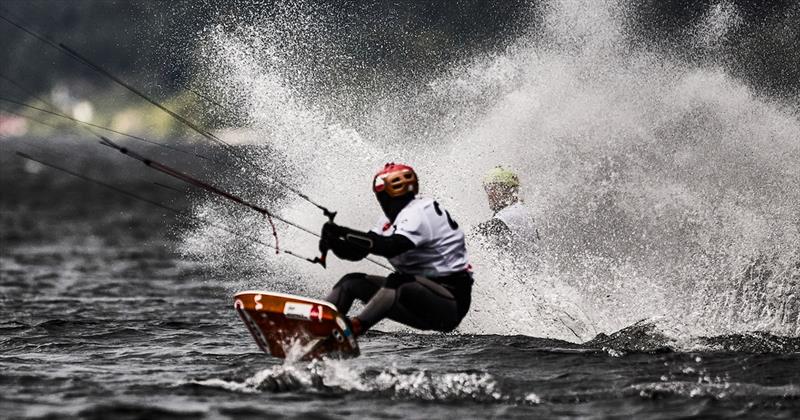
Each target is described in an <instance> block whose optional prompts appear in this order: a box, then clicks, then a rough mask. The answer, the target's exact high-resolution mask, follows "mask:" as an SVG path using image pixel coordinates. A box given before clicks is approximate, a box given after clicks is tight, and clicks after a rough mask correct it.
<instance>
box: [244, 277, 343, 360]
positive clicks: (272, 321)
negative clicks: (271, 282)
mask: <svg viewBox="0 0 800 420" xmlns="http://www.w3.org/2000/svg"><path fill="white" fill-rule="evenodd" d="M233 307H234V308H235V309H236V312H237V313H238V314H239V317H240V318H242V321H244V324H245V325H246V326H247V329H248V330H250V334H251V335H252V336H253V338H254V339H255V340H256V344H258V347H260V348H261V350H263V351H264V352H266V353H269V354H271V355H272V356H274V357H279V358H282V359H284V358H287V357H288V358H290V359H298V360H310V359H317V358H321V357H323V356H324V357H332V358H349V357H356V356H358V355H359V350H358V343H357V342H356V339H355V337H353V334H352V332H351V331H350V328H349V327H348V326H347V323H345V321H344V317H343V316H342V315H341V314H339V312H338V311H337V310H336V306H334V305H333V304H331V303H329V302H325V301H322V300H316V299H309V298H305V297H302V296H295V295H289V294H285V293H275V292H263V291H246V292H240V293H237V294H236V295H235V296H234V304H233Z"/></svg>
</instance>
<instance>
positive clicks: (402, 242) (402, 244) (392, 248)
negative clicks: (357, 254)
mask: <svg viewBox="0 0 800 420" xmlns="http://www.w3.org/2000/svg"><path fill="white" fill-rule="evenodd" d="M367 236H369V237H370V238H371V239H372V248H371V249H370V251H369V252H370V253H371V254H375V255H380V256H381V257H386V258H394V257H396V256H398V255H400V254H402V253H404V252H406V251H409V250H411V249H413V248H414V246H415V245H414V243H413V242H411V240H410V239H408V238H406V237H405V236H403V235H400V234H397V233H395V234H394V235H392V236H380V235H378V234H376V233H374V232H369V233H368V234H367Z"/></svg>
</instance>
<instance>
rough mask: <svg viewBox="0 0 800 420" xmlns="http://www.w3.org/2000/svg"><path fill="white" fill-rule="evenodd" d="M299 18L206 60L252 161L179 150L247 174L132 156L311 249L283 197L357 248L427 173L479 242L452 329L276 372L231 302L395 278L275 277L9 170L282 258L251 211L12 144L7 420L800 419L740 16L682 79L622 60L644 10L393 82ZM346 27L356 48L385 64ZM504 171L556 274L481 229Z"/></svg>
mask: <svg viewBox="0 0 800 420" xmlns="http://www.w3.org/2000/svg"><path fill="white" fill-rule="evenodd" d="M297 3H298V4H299V5H301V6H302V7H299V8H294V7H285V8H278V9H276V10H274V11H273V10H271V9H270V10H267V9H264V10H263V13H262V14H263V16H257V18H254V19H250V20H249V21H245V20H242V21H240V20H238V17H237V16H233V17H231V19H232V21H230V22H221V24H219V25H216V24H212V25H209V27H208V28H207V30H205V31H203V32H202V33H200V34H197V38H196V39H195V40H194V41H195V43H194V44H191V45H189V44H187V46H186V48H187V51H186V56H191V57H197V66H196V68H195V69H194V72H195V73H194V74H193V77H194V79H193V82H192V83H193V86H195V87H197V88H198V89H200V90H202V91H203V92H204V93H206V94H207V95H208V96H209V97H211V98H215V99H216V100H218V101H221V103H223V104H225V105H226V106H228V108H231V107H233V108H232V109H234V110H235V111H236V115H237V118H236V121H239V122H242V123H243V126H239V123H236V124H235V125H236V128H234V129H231V130H229V131H228V130H222V131H224V132H220V133H219V135H220V136H222V137H224V138H225V139H227V140H229V141H231V142H234V143H237V146H236V147H240V148H241V150H242V151H243V153H245V154H247V155H248V156H249V158H250V159H249V160H251V161H252V162H256V165H252V166H250V165H245V164H243V162H242V161H241V160H236V159H233V157H232V156H231V155H230V154H226V153H225V152H226V151H224V150H220V149H213V148H210V147H205V148H203V147H202V146H200V145H199V142H197V141H190V140H189V139H182V140H181V141H176V143H175V144H176V145H178V146H180V147H182V148H185V149H189V150H190V151H198V149H199V148H203V150H202V151H203V153H207V154H209V155H211V156H215V157H220V158H221V159H228V160H226V161H225V164H212V163H211V162H212V160H202V161H201V160H200V159H193V158H191V157H187V156H185V155H180V154H178V153H175V152H174V150H172V151H169V150H163V149H157V148H155V147H152V145H143V144H138V143H137V144H133V143H131V144H130V146H131V147H132V148H135V149H136V150H137V151H139V152H142V153H146V154H147V155H148V156H153V157H157V158H159V159H163V160H165V162H167V163H170V164H175V165H176V166H177V167H179V168H181V169H182V170H186V171H187V172H190V173H192V174H196V175H200V176H202V177H203V178H204V179H208V180H210V181H212V182H214V183H215V185H219V186H222V187H224V188H226V189H230V190H231V191H233V192H235V193H237V194H241V195H242V196H243V197H245V198H246V199H248V200H251V201H253V202H256V203H259V204H261V205H264V206H266V207H269V208H270V209H274V211H275V212H276V213H279V214H280V215H281V216H283V217H285V218H287V219H291V220H292V221H294V222H296V223H298V224H301V225H303V226H306V227H309V228H310V229H317V228H318V227H319V226H321V224H322V223H324V221H325V218H324V217H323V216H322V215H321V214H319V212H318V210H317V209H316V208H314V207H313V206H310V205H309V204H308V203H305V202H303V201H302V200H300V199H299V198H298V197H296V196H295V195H292V194H289V193H288V192H287V190H285V189H282V188H280V187H278V184H276V183H275V181H274V179H280V180H282V181H283V182H288V183H290V184H292V186H294V187H296V188H298V189H301V190H302V191H303V192H304V193H306V194H308V195H309V196H311V197H313V198H314V199H315V200H317V201H319V202H321V203H324V204H325V205H327V206H329V207H330V208H332V209H335V210H339V211H340V213H339V216H338V218H337V221H338V222H340V223H342V224H345V225H349V226H352V227H356V228H360V229H365V228H367V227H368V223H367V222H365V220H368V221H372V220H374V217H375V216H377V214H378V211H379V209H378V206H377V204H376V203H375V202H374V197H372V194H371V192H370V190H369V187H368V185H369V182H368V180H369V177H370V175H371V174H372V173H373V171H374V169H375V168H377V167H379V166H380V165H381V164H383V163H384V162H386V161H400V160H402V161H404V162H407V163H412V164H413V165H414V166H415V168H417V169H418V171H419V173H420V179H421V185H422V187H421V190H422V192H423V194H429V195H432V196H434V197H437V198H438V199H440V200H441V202H442V203H444V204H445V205H446V206H447V208H448V209H449V210H450V211H451V212H452V214H453V215H454V217H455V218H456V219H457V220H458V222H459V224H460V225H461V226H462V227H464V228H465V230H467V232H468V240H467V242H468V249H469V253H470V259H471V262H472V263H473V265H474V266H475V269H476V286H475V290H474V299H473V307H472V310H471V312H470V314H469V315H468V317H467V318H466V319H465V320H464V322H463V323H462V325H461V326H460V328H459V333H458V334H454V335H438V334H434V335H426V334H422V335H420V334H414V333H411V332H408V331H403V330H402V329H400V328H398V326H396V325H392V324H381V325H380V327H379V329H382V330H383V332H377V331H376V332H372V333H370V334H368V335H367V336H366V337H364V339H363V340H361V343H362V356H361V357H359V358H357V359H355V360H349V361H322V362H316V363H313V364H303V363H299V364H297V363H295V364H293V363H284V362H283V361H280V360H276V359H272V358H269V357H268V356H266V355H264V354H261V353H260V352H259V351H258V350H257V347H256V345H255V344H254V343H253V342H252V340H251V338H250V337H249V335H248V334H247V332H246V330H245V328H244V327H243V326H242V325H241V324H240V321H239V319H238V318H237V316H236V314H235V312H234V311H233V309H232V300H231V297H232V296H233V294H234V293H235V292H236V291H239V290H245V289H266V290H277V291H282V292H289V293H296V294H302V295H308V296H313V297H319V296H324V293H325V292H326V290H327V289H329V288H330V287H331V286H332V285H333V284H334V282H335V281H336V280H337V278H338V277H339V276H341V275H342V274H344V273H346V272H348V271H351V270H369V271H370V272H380V270H379V269H377V268H376V267H375V266H370V265H368V264H363V263H362V264H358V265H357V264H348V263H343V262H340V261H332V262H331V264H330V267H329V268H328V270H322V269H321V268H320V267H318V266H311V265H310V264H307V263H306V262H303V261H300V260H291V259H286V258H281V257H277V256H276V255H275V254H274V251H272V250H271V249H269V248H259V247H257V246H256V245H254V244H253V243H252V242H251V241H248V240H246V239H245V238H243V237H242V236H241V235H239V236H237V235H231V234H230V233H229V232H226V231H221V230H219V229H217V228H215V227H211V226H208V225H204V224H193V223H191V222H187V221H185V220H176V219H175V218H174V217H173V216H169V215H166V214H164V212H163V211H162V210H160V209H154V208H151V207H147V205H146V204H142V203H139V202H136V201H132V200H130V199H126V198H124V197H120V196H118V195H115V194H114V193H112V192H108V191H104V190H102V189H100V188H97V187H91V186H89V185H87V184H84V183H82V181H78V180H74V179H71V178H69V176H67V175H64V174H61V173H55V172H52V171H51V170H49V169H46V168H44V167H41V166H38V165H36V164H31V163H25V162H23V161H21V160H20V159H19V158H17V157H16V156H15V155H14V153H13V152H14V151H15V150H22V151H25V152H28V153H31V154H34V155H35V156H38V157H41V158H45V159H47V160H49V161H52V162H57V163H59V164H62V165H64V166H67V167H69V168H72V169H77V170H79V171H80V172H82V173H86V174H89V175H92V176H94V177H97V178H102V179H104V180H106V181H108V182H111V183H113V184H115V185H117V186H120V187H123V188H127V189H130V190H133V191H134V192H136V193H138V194H142V195H145V196H147V197H148V198H151V199H155V200H157V201H159V202H163V203H166V204H170V205H174V206H176V207H179V208H181V209H185V210H188V211H190V212H192V213H193V214H195V215H198V216H201V217H203V218H205V219H208V220H211V221H213V222H214V223H217V224H222V225H225V226H227V227H229V228H231V229H232V230H234V231H237V232H242V233H246V234H247V235H256V236H258V237H260V238H262V239H263V240H264V241H266V242H267V243H272V240H273V239H272V231H271V228H270V227H269V225H268V224H266V223H264V220H263V219H262V218H261V216H260V215H257V214H256V213H252V214H248V213H246V212H245V210H242V209H241V208H235V207H232V206H230V205H229V203H225V202H223V201H221V200H218V199H216V198H212V197H208V196H206V195H204V194H202V193H199V192H197V191H194V190H191V189H187V190H184V191H181V190H180V189H179V188H178V191H177V192H176V191H175V190H173V188H174V187H175V186H176V183H175V182H174V180H165V179H164V178H159V177H156V176H153V175H152V174H151V175H150V176H151V178H147V176H148V175H147V172H146V168H143V167H142V166H141V165H139V164H138V162H133V163H132V162H130V161H129V160H126V158H124V157H123V156H121V155H119V154H115V153H113V152H110V151H108V150H101V149H103V148H101V147H100V146H98V145H97V144H96V142H95V141H94V140H92V141H88V142H87V141H86V140H87V139H86V138H81V137H74V136H73V135H70V134H68V132H67V130H65V132H64V133H60V134H59V135H58V136H54V137H57V138H48V139H36V138H25V137H20V138H16V139H8V138H0V181H2V182H0V193H1V194H2V199H1V200H0V240H2V243H1V244H0V245H2V249H1V253H0V308H2V312H1V313H2V319H0V417H12V418H18V417H25V418H42V417H62V416H64V417H66V416H75V417H85V418H158V417H188V418H199V417H209V418H225V417H231V418H233V417H236V418H240V417H253V418H263V417H267V416H269V417H289V418H291V417H297V418H306V417H317V418H329V417H330V418H338V417H359V418H363V417H379V418H386V417H396V418H444V417H453V418H456V417H458V418H461V417H464V418H487V417H493V416H495V417H502V418H513V417H520V418H532V417H586V418H593V417H594V418H605V417H614V416H616V417H623V418H626V417H635V418H674V417H682V416H692V415H696V416H700V417H712V416H726V417H736V416H738V417H743V418H787V419H789V418H798V417H800V337H799V336H800V218H798V217H797V215H798V214H799V213H798V203H800V172H799V171H798V168H800V143H798V138H800V120H798V118H797V112H796V108H792V106H786V105H785V104H783V103H782V102H781V99H780V98H772V97H769V96H767V95H766V94H763V93H762V94H759V93H756V92H755V91H753V90H752V89H751V88H750V87H749V86H748V85H747V84H746V83H744V82H743V81H742V80H740V79H739V78H737V77H736V76H735V73H736V72H732V71H731V70H730V69H729V68H726V67H724V66H722V67H721V66H720V63H719V62H718V61H715V60H714V59H713V54H711V55H709V56H708V57H711V58H708V59H706V58H704V57H706V56H703V55H702V53H703V51H706V50H709V51H710V50H714V48H715V47H714V45H715V42H721V41H724V37H725V36H726V34H728V33H735V32H736V31H737V30H739V29H740V25H739V23H738V22H740V17H739V16H740V13H743V12H740V11H738V9H737V7H736V5H735V4H734V3H733V2H717V6H715V7H712V8H711V9H710V11H709V13H708V14H706V15H703V16H699V17H698V20H697V22H696V27H695V28H693V29H692V28H690V29H691V30H689V31H688V32H687V34H686V36H687V37H688V38H689V39H688V41H687V42H690V43H691V42H694V43H696V44H697V45H696V46H695V47H694V50H693V51H695V50H696V51H695V52H696V53H697V54H700V55H699V56H698V57H696V58H693V59H691V60H688V59H685V58H680V57H676V56H675V54H672V53H671V52H670V51H668V50H667V51H662V50H661V48H660V47H659V46H658V45H649V44H646V45H643V44H641V42H644V41H642V40H641V39H638V38H636V37H635V36H633V37H632V34H631V32H630V31H631V27H630V26H629V23H630V18H631V17H632V16H628V15H627V14H628V13H633V11H635V10H636V8H635V7H628V6H630V5H631V3H636V2H627V1H623V0H619V1H605V2H597V1H588V2H572V1H560V0H552V1H547V2H543V3H542V4H543V5H544V6H545V7H543V8H542V9H541V19H536V21H537V22H539V23H538V24H532V26H531V27H528V28H521V29H520V33H518V34H515V36H514V37H512V39H510V40H509V42H508V45H507V48H504V49H501V50H497V51H490V52H487V53H486V54H479V55H476V56H469V57H464V59H463V60H460V61H458V63H451V64H447V65H446V68H441V69H437V71H434V72H430V69H426V68H421V69H417V70H419V72H418V73H419V74H416V72H410V73H414V75H413V77H412V76H409V78H408V80H405V81H403V82H402V83H397V82H395V81H392V80H393V78H392V77H385V76H386V75H383V76H384V77H383V78H378V79H375V80H373V79H372V77H373V76H374V75H373V73H374V69H372V68H363V67H359V64H358V61H357V60H350V59H351V58H352V57H351V56H350V55H348V54H347V53H346V50H347V48H344V49H340V48H339V47H340V46H341V45H340V42H339V41H341V39H340V38H337V37H336V36H335V35H337V34H338V32H339V31H340V29H341V28H343V27H346V26H347V25H345V24H346V23H347V22H348V19H349V17H350V15H349V14H348V13H347V12H346V11H345V12H342V13H339V12H337V11H336V10H334V9H333V8H325V7H323V8H322V9H320V10H317V9H315V7H317V6H316V3H317V2H297ZM534 3H537V2H534ZM292 4H294V2H292ZM320 7H321V6H320ZM309 10H310V11H312V12H313V11H315V10H316V12H314V13H306V12H307V11H309ZM254 13H255V12H254ZM255 14H257V15H260V13H255ZM299 17H302V19H300V18H299ZM387 18H388V19H394V18H393V17H392V16H388V17H387ZM176 19H177V18H176ZM226 23H227V24H226ZM370 24H371V23H370ZM776 25H777V24H776ZM777 29H780V28H777V27H776V30H777ZM781 30H783V29H781ZM356 32H358V33H359V36H357V37H353V38H352V39H350V41H348V42H352V43H353V45H350V46H349V47H348V48H353V50H354V51H365V50H366V49H369V48H380V47H381V46H380V45H375V44H369V43H370V42H378V43H380V42H379V41H374V40H372V41H370V39H371V38H370V37H362V36H360V35H361V32H359V31H356ZM401 41H403V42H406V41H408V42H418V40H417V41H415V40H401ZM787 42H791V41H787ZM361 43H365V44H363V45H362V44H361ZM401 44H402V42H401ZM309 45H313V46H315V48H316V49H314V52H313V53H310V52H309V49H308V46H309ZM348 45H349V44H348ZM751 48H758V47H751ZM712 52H713V51H712ZM348 63H351V64H352V63H355V64H352V66H353V67H352V68H350V67H348V66H350V65H351V64H348ZM331 65H333V67H331ZM442 65H443V66H444V64H442ZM337 66H344V67H337ZM412 67H414V64H413V63H412V64H409V68H412ZM332 69H339V70H340V72H339V73H337V72H335V71H333V70H332ZM342 69H344V70H342ZM336 74H354V75H355V76H358V75H361V76H362V77H364V78H365V79H368V80H372V81H373V82H374V81H376V80H384V81H383V82H380V83H377V86H375V85H372V84H370V83H361V82H357V81H358V80H360V79H358V77H354V78H353V81H351V83H350V84H348V83H347V82H341V83H340V82H338V81H337V80H338V76H336ZM309 75H315V76H314V77H310V79H309V80H306V79H307V77H306V76H309ZM328 76H330V77H328ZM354 81H355V82H354ZM318 88H319V89H318ZM76 94H77V93H76ZM205 112H207V113H209V114H214V113H216V112H220V110H219V109H215V108H213V107H212V106H211V105H209V109H207V110H205ZM62 134H63V135H62ZM115 139H116V138H115ZM117 140H119V139H117ZM181 159H182V160H181ZM495 165H506V166H508V167H511V168H513V169H515V170H516V171H517V172H518V173H519V175H520V178H521V180H522V184H523V185H522V194H523V195H524V199H525V202H526V204H527V205H528V206H529V207H530V209H531V211H532V212H533V213H534V215H535V217H536V219H537V221H538V223H539V224H540V225H539V227H540V232H541V236H542V240H541V241H539V242H538V244H537V250H536V252H530V253H528V254H526V255H524V256H523V257H519V255H509V254H511V253H509V252H507V249H504V248H502V247H500V248H499V249H498V248H497V247H494V248H493V247H492V246H491V245H487V244H486V243H484V242H482V241H481V238H479V237H476V235H474V234H473V233H474V232H472V231H470V227H471V226H475V225H477V224H478V223H480V222H482V221H484V220H486V219H487V218H489V217H491V212H490V211H489V209H488V207H487V205H486V199H485V197H484V195H483V190H482V187H481V184H480V183H481V181H480V180H481V175H482V174H483V173H484V171H485V170H487V169H489V168H491V167H493V166H495ZM254 167H255V169H254ZM152 181H158V182H161V183H166V184H167V185H168V187H167V188H162V187H158V186H155V185H154V184H153V183H152ZM181 192H184V193H186V194H181ZM184 195H185V196H187V197H188V199H187V197H184ZM277 231H278V235H279V237H280V238H281V244H282V246H284V247H286V248H288V249H291V250H292V251H296V252H298V253H300V254H303V255H308V256H311V255H313V254H314V253H315V252H316V238H313V237H311V236H307V235H306V234H304V233H298V231H295V230H292V228H291V227H287V226H286V225H283V224H280V223H279V224H278V227H277ZM534 337H546V338H534ZM562 340H563V341H562Z"/></svg>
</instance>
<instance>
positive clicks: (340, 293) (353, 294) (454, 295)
mask: <svg viewBox="0 0 800 420" xmlns="http://www.w3.org/2000/svg"><path fill="white" fill-rule="evenodd" d="M472 282H473V281H472V275H471V274H470V273H469V272H467V271H463V272H460V273H456V274H451V275H449V276H445V277H437V278H426V277H422V276H411V275H404V274H401V273H396V272H395V273H392V274H390V275H389V276H388V277H381V276H371V275H367V274H363V273H350V274H347V275H345V276H344V277H342V279H341V280H339V282H338V283H337V284H336V286H334V288H333V290H331V292H330V294H328V297H327V298H326V299H325V300H327V301H328V302H331V303H333V304H334V305H336V308H338V309H339V312H341V313H343V314H346V313H347V312H348V311H349V310H350V307H351V306H352V305H353V301H355V300H356V299H358V300H360V301H362V302H364V303H367V306H366V307H365V308H364V310H363V311H361V313H360V314H359V315H358V318H359V320H360V321H361V323H362V325H363V326H364V328H365V329H367V328H369V327H371V326H373V325H375V324H376V323H378V322H379V321H380V320H382V319H383V318H389V319H391V320H393V321H397V322H399V323H401V324H405V325H408V326H410V327H413V328H417V329H420V330H434V331H442V332H448V331H452V330H454V329H455V328H456V327H457V326H458V324H459V323H460V322H461V320H462V319H463V318H464V316H465V315H466V314H467V312H468V311H469V305H470V301H471V293H472Z"/></svg>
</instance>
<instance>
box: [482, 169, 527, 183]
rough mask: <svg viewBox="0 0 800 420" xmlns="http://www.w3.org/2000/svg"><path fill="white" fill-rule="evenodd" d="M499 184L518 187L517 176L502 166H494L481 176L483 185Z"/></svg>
mask: <svg viewBox="0 0 800 420" xmlns="http://www.w3.org/2000/svg"><path fill="white" fill-rule="evenodd" d="M490 184H496V185H497V184H499V185H504V186H506V187H519V177H518V176H517V174H515V173H514V172H511V171H510V170H508V169H506V168H504V167H502V166H495V167H494V168H492V169H490V170H489V172H487V173H486V176H484V177H483V185H490Z"/></svg>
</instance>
